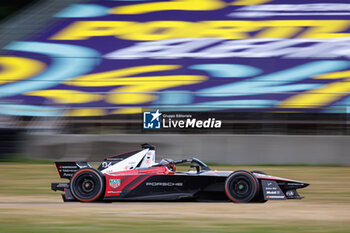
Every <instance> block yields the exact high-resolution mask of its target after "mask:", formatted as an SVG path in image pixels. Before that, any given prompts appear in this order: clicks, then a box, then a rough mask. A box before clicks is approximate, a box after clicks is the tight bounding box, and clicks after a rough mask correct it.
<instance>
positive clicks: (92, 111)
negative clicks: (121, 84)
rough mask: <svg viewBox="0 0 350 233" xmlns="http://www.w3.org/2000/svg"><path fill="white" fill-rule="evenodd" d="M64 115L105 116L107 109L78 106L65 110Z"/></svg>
mask: <svg viewBox="0 0 350 233" xmlns="http://www.w3.org/2000/svg"><path fill="white" fill-rule="evenodd" d="M64 115H65V116H69V117H87V116H106V115H108V114H107V111H106V110H105V109H100V108H79V109H69V110H67V111H66V112H65V114H64Z"/></svg>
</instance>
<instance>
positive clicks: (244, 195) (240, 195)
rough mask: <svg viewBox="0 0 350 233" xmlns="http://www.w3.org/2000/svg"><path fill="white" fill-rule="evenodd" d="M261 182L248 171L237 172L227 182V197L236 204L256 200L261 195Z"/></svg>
mask: <svg viewBox="0 0 350 233" xmlns="http://www.w3.org/2000/svg"><path fill="white" fill-rule="evenodd" d="M259 189H260V188H259V182H258V180H257V179H256V178H255V176H254V175H253V174H252V173H250V172H248V171H236V172H234V173H232V174H231V175H230V176H229V177H228V178H227V179H226V182H225V192H226V195H227V197H228V198H229V199H230V200H231V201H233V202H236V203H247V202H251V201H253V200H254V199H255V197H256V196H257V195H258V193H259Z"/></svg>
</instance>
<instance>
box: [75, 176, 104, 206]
mask: <svg viewBox="0 0 350 233" xmlns="http://www.w3.org/2000/svg"><path fill="white" fill-rule="evenodd" d="M72 188H73V189H72V191H73V193H74V194H75V196H76V197H77V199H79V200H82V201H90V200H92V199H95V198H97V197H98V196H99V194H100V193H101V189H102V183H101V180H100V177H98V176H97V175H96V174H95V173H92V172H89V171H88V172H82V173H80V174H78V175H77V176H76V177H75V178H74V181H73V184H72Z"/></svg>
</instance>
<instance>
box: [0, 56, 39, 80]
mask: <svg viewBox="0 0 350 233" xmlns="http://www.w3.org/2000/svg"><path fill="white" fill-rule="evenodd" d="M45 68H46V65H45V64H44V63H42V62H40V61H36V60H33V59H29V58H23V57H0V84H5V83H12V82H16V81H19V80H23V79H27V78H30V77H33V76H35V75H37V74H39V73H40V72H41V71H43V70H44V69H45Z"/></svg>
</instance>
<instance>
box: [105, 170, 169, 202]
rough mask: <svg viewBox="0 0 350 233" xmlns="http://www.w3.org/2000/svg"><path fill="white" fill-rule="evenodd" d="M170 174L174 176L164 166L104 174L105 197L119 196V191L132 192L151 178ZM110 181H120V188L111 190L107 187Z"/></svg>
mask: <svg viewBox="0 0 350 233" xmlns="http://www.w3.org/2000/svg"><path fill="white" fill-rule="evenodd" d="M171 174H174V172H171V171H169V169H168V168H167V167H166V166H159V167H150V168H144V169H135V170H128V171H119V172H113V173H105V177H106V191H105V197H110V196H119V195H120V192H121V191H123V190H127V191H129V190H132V189H134V188H136V187H137V186H139V185H140V184H141V183H142V182H143V181H145V180H146V179H147V178H149V177H151V176H154V175H171ZM110 179H120V186H119V187H117V188H112V187H111V186H110V185H109V180H110Z"/></svg>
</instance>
